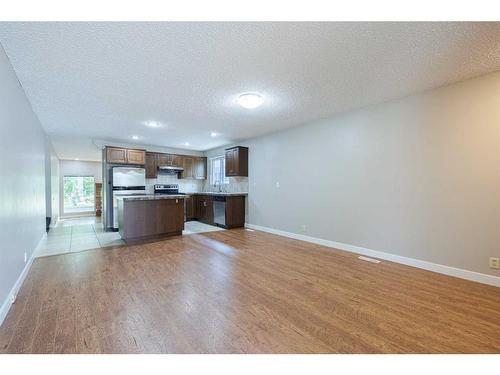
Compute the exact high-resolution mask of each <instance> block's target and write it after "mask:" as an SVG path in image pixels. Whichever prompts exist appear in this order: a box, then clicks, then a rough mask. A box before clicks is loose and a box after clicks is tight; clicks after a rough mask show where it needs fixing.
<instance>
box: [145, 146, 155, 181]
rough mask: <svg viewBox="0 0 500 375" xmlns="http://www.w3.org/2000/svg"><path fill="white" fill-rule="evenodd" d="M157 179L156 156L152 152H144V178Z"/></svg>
mask: <svg viewBox="0 0 500 375" xmlns="http://www.w3.org/2000/svg"><path fill="white" fill-rule="evenodd" d="M157 177H158V155H157V154H156V153H154V152H146V178H157Z"/></svg>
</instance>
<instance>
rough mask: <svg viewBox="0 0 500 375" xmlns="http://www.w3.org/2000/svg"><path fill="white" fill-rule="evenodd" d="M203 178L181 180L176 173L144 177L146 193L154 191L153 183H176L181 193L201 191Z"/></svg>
mask: <svg viewBox="0 0 500 375" xmlns="http://www.w3.org/2000/svg"><path fill="white" fill-rule="evenodd" d="M204 182H205V180H183V179H181V178H177V176H176V175H168V174H160V175H158V177H157V178H148V179H146V193H148V194H153V193H154V185H155V184H177V185H179V191H180V192H182V193H195V192H200V191H203V184H204Z"/></svg>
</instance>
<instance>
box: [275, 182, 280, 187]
mask: <svg viewBox="0 0 500 375" xmlns="http://www.w3.org/2000/svg"><path fill="white" fill-rule="evenodd" d="M279 188H280V183H279V181H276V189H279Z"/></svg>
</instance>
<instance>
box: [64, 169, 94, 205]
mask: <svg viewBox="0 0 500 375" xmlns="http://www.w3.org/2000/svg"><path fill="white" fill-rule="evenodd" d="M94 190H95V184H94V177H93V176H64V206H63V211H64V213H65V214H70V213H80V212H92V211H94V209H95V202H94Z"/></svg>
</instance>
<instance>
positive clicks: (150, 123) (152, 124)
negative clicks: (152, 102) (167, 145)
mask: <svg viewBox="0 0 500 375" xmlns="http://www.w3.org/2000/svg"><path fill="white" fill-rule="evenodd" d="M143 124H144V125H145V126H148V127H150V128H162V127H163V124H162V123H161V122H159V121H144V122H143Z"/></svg>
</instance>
